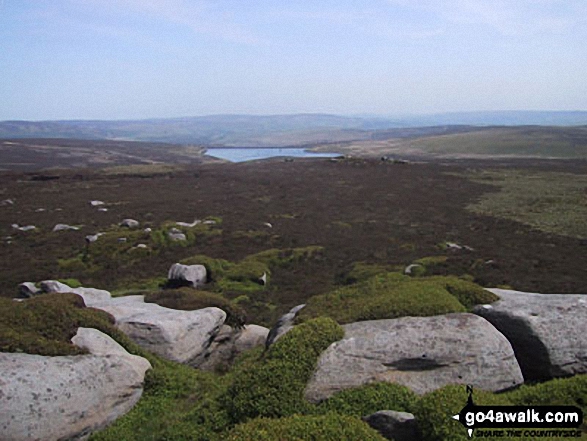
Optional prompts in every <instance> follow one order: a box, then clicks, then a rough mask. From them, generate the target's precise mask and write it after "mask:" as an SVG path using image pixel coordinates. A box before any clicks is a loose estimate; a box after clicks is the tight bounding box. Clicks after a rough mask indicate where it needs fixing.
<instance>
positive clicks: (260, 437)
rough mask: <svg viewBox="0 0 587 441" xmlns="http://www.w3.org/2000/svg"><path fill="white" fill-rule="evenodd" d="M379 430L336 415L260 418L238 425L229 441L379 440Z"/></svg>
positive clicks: (361, 422)
mask: <svg viewBox="0 0 587 441" xmlns="http://www.w3.org/2000/svg"><path fill="white" fill-rule="evenodd" d="M384 439H385V438H383V437H382V436H381V435H379V433H377V431H375V430H374V429H372V428H370V427H369V426H368V425H367V424H366V423H364V422H363V421H361V420H360V419H359V418H355V417H350V416H343V415H337V414H334V413H331V414H328V415H324V416H302V415H294V416H291V417H288V418H280V419H268V418H257V419H254V420H252V421H250V422H248V423H244V424H240V425H238V426H236V427H235V428H234V429H233V430H232V431H231V432H229V434H228V435H227V437H226V440H227V441H249V440H256V441H275V440H280V441H315V440H321V441H344V440H348V441H356V440H363V441H379V440H384Z"/></svg>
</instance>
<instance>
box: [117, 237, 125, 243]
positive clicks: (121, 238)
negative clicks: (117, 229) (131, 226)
mask: <svg viewBox="0 0 587 441" xmlns="http://www.w3.org/2000/svg"><path fill="white" fill-rule="evenodd" d="M127 240H128V239H127V238H126V237H119V238H118V239H117V241H118V243H126V241H127Z"/></svg>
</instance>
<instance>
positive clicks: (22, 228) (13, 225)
mask: <svg viewBox="0 0 587 441" xmlns="http://www.w3.org/2000/svg"><path fill="white" fill-rule="evenodd" d="M12 228H14V229H16V230H19V231H32V230H35V229H36V228H37V227H35V226H34V225H25V226H23V227H21V226H19V225H18V224H12Z"/></svg>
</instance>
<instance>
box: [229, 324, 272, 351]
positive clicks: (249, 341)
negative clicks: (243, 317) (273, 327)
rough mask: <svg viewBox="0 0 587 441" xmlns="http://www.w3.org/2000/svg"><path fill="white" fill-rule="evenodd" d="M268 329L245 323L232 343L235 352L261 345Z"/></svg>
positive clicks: (265, 339) (267, 333)
mask: <svg viewBox="0 0 587 441" xmlns="http://www.w3.org/2000/svg"><path fill="white" fill-rule="evenodd" d="M268 335H269V329H267V328H266V327H264V326H259V325H246V326H245V327H244V328H243V329H242V330H241V332H240V333H239V334H238V336H237V337H236V339H235V342H234V345H235V350H236V353H237V354H240V353H241V352H245V351H248V350H250V349H253V348H255V347H257V346H262V345H263V344H265V341H267V336H268Z"/></svg>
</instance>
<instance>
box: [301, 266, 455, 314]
mask: <svg viewBox="0 0 587 441" xmlns="http://www.w3.org/2000/svg"><path fill="white" fill-rule="evenodd" d="M464 311H465V308H464V306H463V305H462V304H461V303H459V301H458V300H457V299H456V298H455V297H454V296H452V295H451V294H450V293H449V292H448V291H447V290H446V289H445V287H444V286H443V284H442V283H439V282H438V281H436V280H428V279H413V278H410V277H408V276H403V275H401V274H398V273H388V274H384V275H379V276H375V277H372V278H371V279H368V280H367V281H365V282H362V283H357V284H355V285H351V286H345V287H342V288H339V289H337V290H335V291H332V292H330V293H327V294H323V295H318V296H314V297H312V298H310V299H309V300H308V302H307V306H306V307H305V308H304V309H303V310H302V311H301V312H300V320H302V321H303V320H307V319H308V318H311V317H318V316H327V317H331V318H333V319H334V320H336V321H337V322H339V323H341V324H342V323H352V322H356V321H361V320H378V319H387V318H398V317H404V316H430V315H437V314H446V313H449V312H464Z"/></svg>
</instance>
